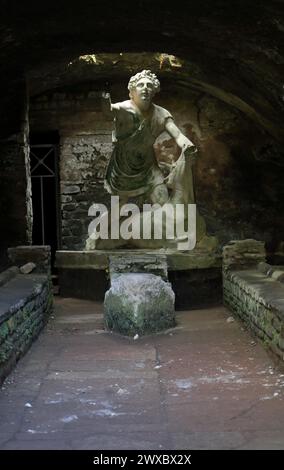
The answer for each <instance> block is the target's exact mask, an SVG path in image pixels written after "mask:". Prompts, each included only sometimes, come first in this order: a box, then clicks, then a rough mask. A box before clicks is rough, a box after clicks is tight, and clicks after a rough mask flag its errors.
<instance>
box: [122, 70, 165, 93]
mask: <svg viewBox="0 0 284 470" xmlns="http://www.w3.org/2000/svg"><path fill="white" fill-rule="evenodd" d="M141 78H148V79H149V80H151V82H152V83H153V85H154V90H155V93H158V92H159V91H160V82H159V80H158V79H157V77H156V75H155V74H154V73H152V72H151V70H142V72H139V73H137V74H136V75H133V76H132V77H131V78H130V80H129V82H128V90H129V91H130V92H131V91H132V90H134V88H135V87H136V85H137V83H138V82H139V80H141Z"/></svg>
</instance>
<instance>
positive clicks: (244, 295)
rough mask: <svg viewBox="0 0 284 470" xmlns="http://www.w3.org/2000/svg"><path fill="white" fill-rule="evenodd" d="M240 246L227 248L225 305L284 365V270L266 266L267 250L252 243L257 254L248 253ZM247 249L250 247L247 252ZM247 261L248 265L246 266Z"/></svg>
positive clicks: (224, 271) (225, 259)
mask: <svg viewBox="0 0 284 470" xmlns="http://www.w3.org/2000/svg"><path fill="white" fill-rule="evenodd" d="M251 242H253V241H251ZM237 243H238V242H234V244H233V245H229V246H227V247H225V248H224V265H223V298H224V304H225V305H226V306H227V307H228V308H229V309H230V310H231V311H232V312H233V313H234V314H235V315H236V316H237V317H238V318H239V319H241V320H242V321H244V322H245V324H246V325H247V326H248V327H249V329H250V330H251V331H252V333H253V334H254V335H256V336H257V337H258V338H259V339H260V340H261V341H262V342H263V344H264V345H265V347H266V348H267V349H268V350H269V351H270V352H271V353H273V355H274V357H275V358H276V359H277V361H278V362H283V361H284V283H283V274H284V270H283V267H280V266H271V265H269V264H268V263H265V261H264V258H265V252H264V247H263V249H261V247H260V245H256V244H253V243H251V246H252V245H253V246H254V251H250V252H249V250H248V249H247V250H246V249H243V248H244V244H243V245H242V247H241V245H239V246H237ZM239 243H241V242H239ZM256 243H257V242H256ZM248 246H249V244H248V245H247V248H248ZM257 247H258V248H259V251H258V250H257ZM240 248H242V250H240ZM232 249H233V251H234V256H233V257H231V256H230V252H232V251H231V250H232ZM241 251H242V252H241ZM236 252H238V256H235V254H236ZM252 253H254V257H252ZM248 254H249V255H250V256H248ZM252 259H254V262H252ZM236 260H237V262H236ZM246 260H249V262H248V263H246Z"/></svg>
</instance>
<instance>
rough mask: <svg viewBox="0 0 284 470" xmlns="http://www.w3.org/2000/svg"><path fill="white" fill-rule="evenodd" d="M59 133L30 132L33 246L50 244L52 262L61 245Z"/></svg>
mask: <svg viewBox="0 0 284 470" xmlns="http://www.w3.org/2000/svg"><path fill="white" fill-rule="evenodd" d="M58 149H59V136H58V133H57V132H54V133H53V132H52V133H49V134H35V135H34V134H31V135H30V162H31V180H32V202H33V234H32V239H33V245H50V246H51V262H52V268H53V266H54V260H55V252H56V250H57V249H59V248H60V210H59V207H60V206H59V171H58V169H59V164H58V163H59V162H58V157H59V152H58Z"/></svg>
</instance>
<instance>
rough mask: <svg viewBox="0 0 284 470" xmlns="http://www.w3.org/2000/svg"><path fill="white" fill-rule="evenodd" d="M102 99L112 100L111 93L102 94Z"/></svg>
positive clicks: (104, 92)
mask: <svg viewBox="0 0 284 470" xmlns="http://www.w3.org/2000/svg"><path fill="white" fill-rule="evenodd" d="M102 98H103V99H104V100H110V93H108V92H107V91H103V92H102Z"/></svg>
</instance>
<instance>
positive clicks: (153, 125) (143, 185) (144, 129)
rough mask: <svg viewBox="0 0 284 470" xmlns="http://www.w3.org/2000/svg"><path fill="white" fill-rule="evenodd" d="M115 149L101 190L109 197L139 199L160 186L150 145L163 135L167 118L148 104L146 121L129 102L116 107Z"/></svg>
mask: <svg viewBox="0 0 284 470" xmlns="http://www.w3.org/2000/svg"><path fill="white" fill-rule="evenodd" d="M114 111H115V145H114V150H113V153H112V156H111V159H110V162H109V165H108V169H107V174H106V179H105V187H106V189H107V190H108V192H109V193H110V194H113V195H119V196H128V197H132V196H140V195H142V194H146V193H149V192H151V191H152V190H153V189H154V187H155V186H157V185H159V184H162V183H163V182H164V176H163V174H162V171H161V170H160V168H159V166H158V162H157V160H156V156H155V152H154V148H153V144H154V142H155V140H156V138H157V137H158V136H159V135H160V134H161V133H162V132H163V131H165V123H166V120H167V119H172V116H171V114H170V113H169V112H168V111H167V110H166V109H164V108H162V107H161V106H157V105H155V104H152V107H151V110H150V111H151V112H150V113H149V116H148V117H146V118H145V117H143V116H142V115H141V113H140V112H139V110H138V108H136V106H135V105H134V104H133V103H132V102H131V101H130V100H127V101H123V102H122V103H116V105H115V108H114Z"/></svg>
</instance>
